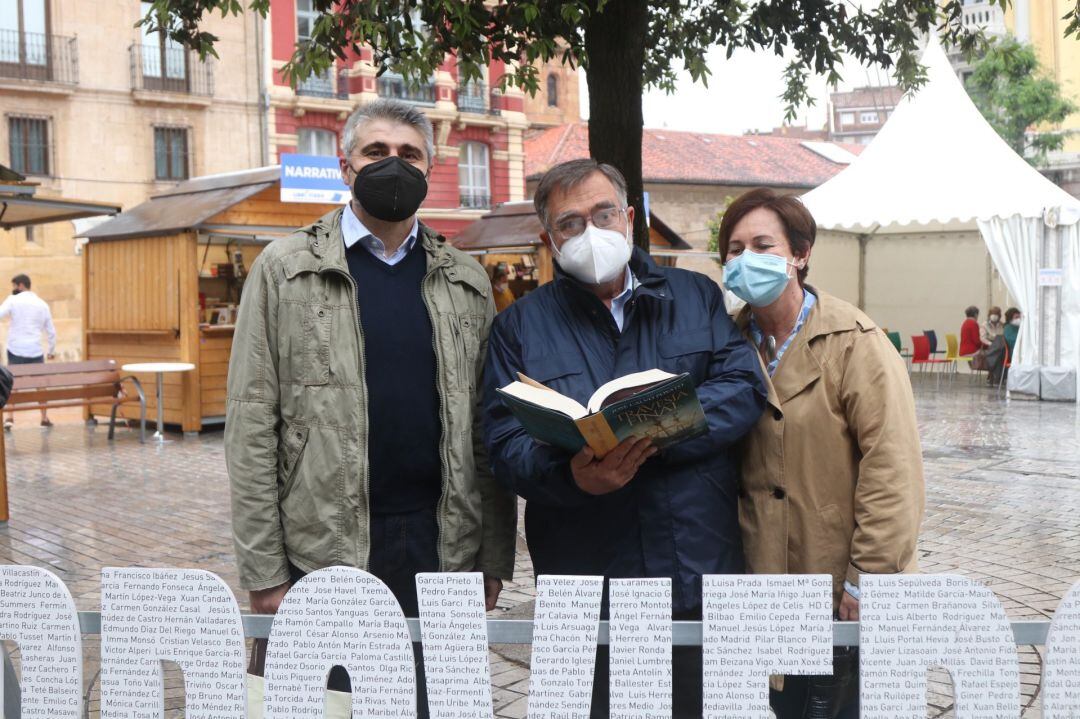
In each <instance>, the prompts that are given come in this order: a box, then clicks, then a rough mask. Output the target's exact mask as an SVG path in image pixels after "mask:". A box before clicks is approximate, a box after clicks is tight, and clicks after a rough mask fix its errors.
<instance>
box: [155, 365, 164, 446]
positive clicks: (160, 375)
mask: <svg viewBox="0 0 1080 719" xmlns="http://www.w3.org/2000/svg"><path fill="white" fill-rule="evenodd" d="M154 374H156V375H157V431H156V432H154V439H156V440H157V441H158V442H164V441H165V387H164V385H165V373H164V372H155V373H154Z"/></svg>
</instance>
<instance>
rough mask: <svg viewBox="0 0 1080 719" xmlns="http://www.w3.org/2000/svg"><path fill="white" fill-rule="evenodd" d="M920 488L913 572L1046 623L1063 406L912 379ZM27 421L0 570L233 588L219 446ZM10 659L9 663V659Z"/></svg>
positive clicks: (1064, 502) (937, 684) (1035, 655)
mask: <svg viewBox="0 0 1080 719" xmlns="http://www.w3.org/2000/svg"><path fill="white" fill-rule="evenodd" d="M916 400H917V404H918V414H919V424H920V430H921V435H922V439H923V454H924V458H925V466H926V480H927V512H926V520H925V523H924V525H923V531H922V537H921V540H920V547H919V548H920V554H921V558H922V559H921V561H922V568H923V570H924V571H927V572H955V573H958V574H964V575H967V576H970V577H973V578H975V579H978V580H979V581H981V582H984V583H985V584H987V585H988V586H989V587H990V588H991V589H993V590H994V592H995V593H996V594H997V596H998V597H999V598H1000V600H1001V601H1002V603H1003V604H1004V606H1005V607H1006V610H1007V611H1008V614H1009V616H1010V617H1011V618H1016V619H1020V618H1044V617H1049V616H1051V615H1052V614H1053V611H1054V609H1055V607H1056V606H1057V603H1058V601H1059V600H1060V598H1061V597H1062V595H1063V594H1064V593H1065V592H1066V591H1067V590H1068V588H1069V587H1070V586H1071V585H1072V583H1073V582H1075V581H1077V580H1080V523H1077V521H1076V515H1077V512H1078V511H1080V424H1078V418H1077V409H1076V406H1074V405H1069V404H1053V403H1039V402H1020V401H1012V402H1005V401H1004V400H1002V399H1000V398H999V397H998V396H997V395H996V393H995V392H994V391H992V390H987V389H985V388H984V387H982V386H972V385H969V384H968V382H967V379H966V378H964V377H961V378H960V379H958V380H957V381H956V382H955V383H954V384H951V385H949V384H944V385H942V386H941V387H940V388H938V387H937V386H936V385H935V383H934V382H933V381H930V382H918V381H917V382H916ZM106 431H107V429H106V428H105V427H104V426H99V427H97V428H84V427H83V426H82V425H81V424H65V425H58V426H56V427H54V428H52V429H51V430H42V429H38V428H36V427H33V426H32V425H31V424H30V423H29V422H27V423H24V424H21V425H20V426H19V428H18V429H16V430H15V431H13V432H11V433H9V434H8V435H7V452H8V477H9V484H10V494H11V517H12V518H11V521H10V523H9V525H8V527H7V528H6V529H3V530H0V562H3V563H17V564H32V565H36V566H40V567H44V568H46V569H49V570H51V571H53V572H55V573H56V574H57V575H58V576H59V577H60V578H61V579H63V581H64V582H65V583H66V584H67V586H68V588H69V589H70V591H71V593H72V595H73V596H74V598H75V602H76V604H77V605H78V607H79V609H84V610H96V609H98V608H99V605H100V601H99V600H100V595H99V582H100V571H101V568H102V567H106V566H143V567H165V566H172V567H197V568H200V569H207V570H209V571H212V572H215V573H217V574H219V575H220V576H221V577H222V578H223V579H224V580H225V581H226V582H227V583H228V584H229V585H230V586H231V587H233V590H234V591H235V592H236V595H237V598H238V599H239V600H240V601H241V606H242V607H243V605H244V602H245V601H246V595H245V594H244V593H243V592H241V591H239V589H238V584H237V577H236V571H235V567H234V563H233V555H232V542H231V539H230V534H229V504H228V488H227V482H226V475H225V468H224V456H223V449H222V436H221V433H220V432H208V433H206V434H203V435H201V436H199V437H189V438H184V439H183V440H179V437H178V436H177V440H178V441H175V442H173V443H171V444H167V445H165V446H155V445H153V444H146V445H140V444H139V442H138V438H137V434H136V432H134V431H128V430H118V432H117V438H116V440H115V441H113V442H109V441H108V440H107V439H106V436H105V435H106ZM517 573H518V575H517V577H516V578H515V581H514V582H512V583H509V584H508V585H507V586H506V588H505V589H504V591H503V594H502V596H501V598H500V600H499V608H498V609H497V610H496V611H495V615H497V616H528V614H529V612H530V611H531V601H532V599H533V597H534V591H533V575H532V567H531V565H530V563H529V560H528V555H527V553H526V551H525V543H524V540H523V539H521V538H519V540H518V560H517ZM85 640H86V641H85V647H86V662H85V674H86V688H87V697H88V703H87V706H88V715H89V716H93V717H96V716H97V681H96V676H97V669H98V667H97V654H98V642H97V638H96V637H91V636H87V637H85ZM16 656H17V654H16ZM491 660H492V679H493V684H494V687H493V697H494V701H495V709H496V714H497V716H499V717H505V718H508V719H509V718H516V717H522V716H524V715H525V708H526V689H527V685H528V656H527V649H525V648H521V647H505V646H502V647H494V648H493V652H492V656H491ZM1020 660H1021V672H1022V676H1021V681H1022V689H1023V694H1024V705H1025V707H1026V708H1025V712H1024V715H1023V716H1024V717H1025V719H1035V718H1038V717H1041V712H1040V710H1039V698H1038V694H1039V676H1040V672H1041V669H1042V665H1041V663H1042V648H1041V647H1038V648H1035V647H1022V648H1021V654H1020ZM166 687H167V691H166V694H167V702H166V707H167V711H166V716H167V717H169V718H170V719H172V718H173V717H180V716H183V701H184V700H183V683H182V680H181V678H180V676H179V672H178V671H177V670H176V669H175V668H172V669H170V670H167V671H166ZM950 697H951V687H950V685H949V681H948V676H947V675H946V674H944V673H943V672H934V673H933V674H932V676H931V690H930V695H929V697H928V700H929V709H928V716H930V717H946V716H952V712H951V699H950Z"/></svg>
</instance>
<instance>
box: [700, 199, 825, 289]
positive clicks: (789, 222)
mask: <svg viewBox="0 0 1080 719" xmlns="http://www.w3.org/2000/svg"><path fill="white" fill-rule="evenodd" d="M759 208H764V209H766V210H772V211H773V212H775V213H776V216H777V217H779V218H780V224H781V225H783V226H784V234H785V235H786V239H787V243H788V249H790V250H791V253H792V254H793V255H804V254H806V253H807V252H809V251H810V248H811V247H813V246H814V240H815V239H817V223H816V222H814V216H813V215H811V214H810V210H808V209H806V205H804V204H803V203H802V201H801V200H799V199H798V198H796V197H795V196H794V195H781V194H780V193H779V192H776V191H775V190H772V189H770V188H768V187H759V188H757V189H756V190H750V191H749V192H744V193H743V194H741V195H739V196H738V197H737V198H735V201H734V202H732V203H731V204H730V205H728V206H727V209H725V210H724V217H723V219H721V220H720V232H719V238H718V239H719V249H720V259H721V261H724V260H725V259H726V258H727V253H728V246H729V245H730V244H731V233H732V232H733V231H734V230H735V226H736V225H738V224H739V222H741V221H742V219H743V218H744V217H746V216H747V215H749V214H750V213H751V212H753V211H754V210H757V209H759ZM809 271H810V267H809V266H804V267H802V268H800V269H799V284H800V285H801V284H802V283H803V282H804V281H805V280H806V274H807V273H808V272H809Z"/></svg>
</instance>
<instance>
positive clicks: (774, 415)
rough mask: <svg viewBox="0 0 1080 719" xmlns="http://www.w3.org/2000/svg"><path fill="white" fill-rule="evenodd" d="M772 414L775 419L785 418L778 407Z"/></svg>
mask: <svg viewBox="0 0 1080 719" xmlns="http://www.w3.org/2000/svg"><path fill="white" fill-rule="evenodd" d="M772 416H773V419H775V420H776V421H777V422H779V421H780V420H782V419H783V418H784V413H783V412H781V411H780V410H778V409H774V410H773V413H772Z"/></svg>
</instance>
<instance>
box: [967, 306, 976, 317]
mask: <svg viewBox="0 0 1080 719" xmlns="http://www.w3.org/2000/svg"><path fill="white" fill-rule="evenodd" d="M964 316H965V317H978V316H979V308H978V307H976V306H975V305H972V306H971V307H968V308H967V309H966V310H964Z"/></svg>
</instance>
